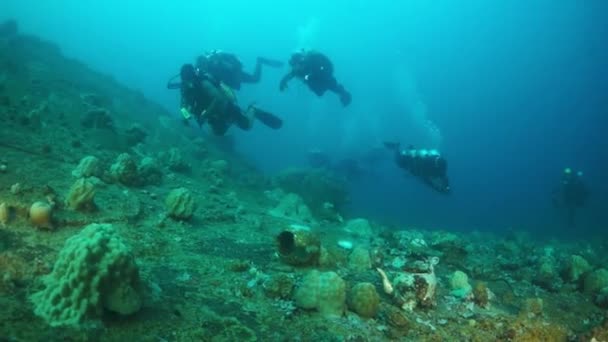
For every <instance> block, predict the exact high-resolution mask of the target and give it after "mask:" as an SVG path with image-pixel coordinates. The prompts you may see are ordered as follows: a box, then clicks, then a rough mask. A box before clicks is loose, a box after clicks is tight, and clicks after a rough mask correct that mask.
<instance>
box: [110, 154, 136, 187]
mask: <svg viewBox="0 0 608 342" xmlns="http://www.w3.org/2000/svg"><path fill="white" fill-rule="evenodd" d="M110 175H111V176H112V178H113V179H114V180H116V181H118V182H119V183H122V184H124V185H127V186H132V185H137V184H138V182H139V176H138V173H137V164H136V163H135V160H134V159H133V157H131V155H129V154H128V153H121V154H120V155H119V156H118V158H116V162H115V163H114V164H112V166H111V167H110Z"/></svg>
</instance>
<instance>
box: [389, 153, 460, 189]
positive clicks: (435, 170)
mask: <svg viewBox="0 0 608 342" xmlns="http://www.w3.org/2000/svg"><path fill="white" fill-rule="evenodd" d="M384 145H385V146H386V147H387V148H388V149H390V150H392V151H394V152H395V162H396V163H397V166H399V167H400V168H402V169H404V170H406V171H408V172H409V173H410V174H412V175H413V176H415V177H417V178H419V179H420V180H422V181H423V182H424V183H425V184H427V185H428V186H430V187H431V188H433V189H435V190H436V191H437V192H439V193H442V194H449V193H450V190H451V189H450V181H449V180H448V176H447V170H448V163H447V161H446V160H445V158H443V157H442V156H441V155H440V154H439V152H437V151H436V150H424V149H420V150H417V149H414V148H413V147H412V146H410V147H408V148H407V149H401V148H400V145H399V143H392V142H385V143H384Z"/></svg>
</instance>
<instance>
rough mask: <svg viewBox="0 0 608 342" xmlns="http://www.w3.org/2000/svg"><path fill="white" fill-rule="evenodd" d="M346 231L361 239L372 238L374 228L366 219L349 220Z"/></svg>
mask: <svg viewBox="0 0 608 342" xmlns="http://www.w3.org/2000/svg"><path fill="white" fill-rule="evenodd" d="M344 231H345V232H347V233H348V234H350V235H353V236H355V237H359V238H370V237H371V236H372V235H373V230H372V226H371V225H370V224H369V221H368V220H366V219H364V218H357V219H352V220H348V222H346V226H345V227H344Z"/></svg>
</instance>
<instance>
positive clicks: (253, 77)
mask: <svg viewBox="0 0 608 342" xmlns="http://www.w3.org/2000/svg"><path fill="white" fill-rule="evenodd" d="M263 65H265V66H269V67H272V68H281V67H282V66H283V62H281V61H275V60H272V59H268V58H263V57H258V58H257V60H256V63H255V69H254V72H253V74H249V73H247V72H245V71H243V64H242V63H241V61H240V60H239V59H238V57H237V56H236V55H234V54H232V53H228V52H223V51H219V50H213V51H211V52H208V53H206V54H204V55H202V56H199V57H198V58H197V59H196V67H197V68H198V69H199V72H202V73H206V74H208V75H210V76H211V77H213V78H215V79H216V80H217V81H220V82H222V83H224V84H226V85H227V86H229V87H230V88H232V89H236V90H239V89H241V83H258V82H259V81H260V78H261V77H262V66H263Z"/></svg>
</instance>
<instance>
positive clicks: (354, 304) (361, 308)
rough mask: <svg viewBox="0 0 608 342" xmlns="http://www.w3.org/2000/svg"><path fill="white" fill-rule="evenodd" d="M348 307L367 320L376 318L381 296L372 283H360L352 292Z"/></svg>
mask: <svg viewBox="0 0 608 342" xmlns="http://www.w3.org/2000/svg"><path fill="white" fill-rule="evenodd" d="M348 305H349V308H350V309H351V310H353V311H354V312H356V313H357V314H358V315H359V316H361V317H365V318H372V317H375V316H376V314H377V313H378V307H379V305H380V296H379V295H378V292H376V287H375V286H374V285H373V284H371V283H358V284H357V285H355V286H353V288H352V289H351V290H350V296H349V300H348Z"/></svg>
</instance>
